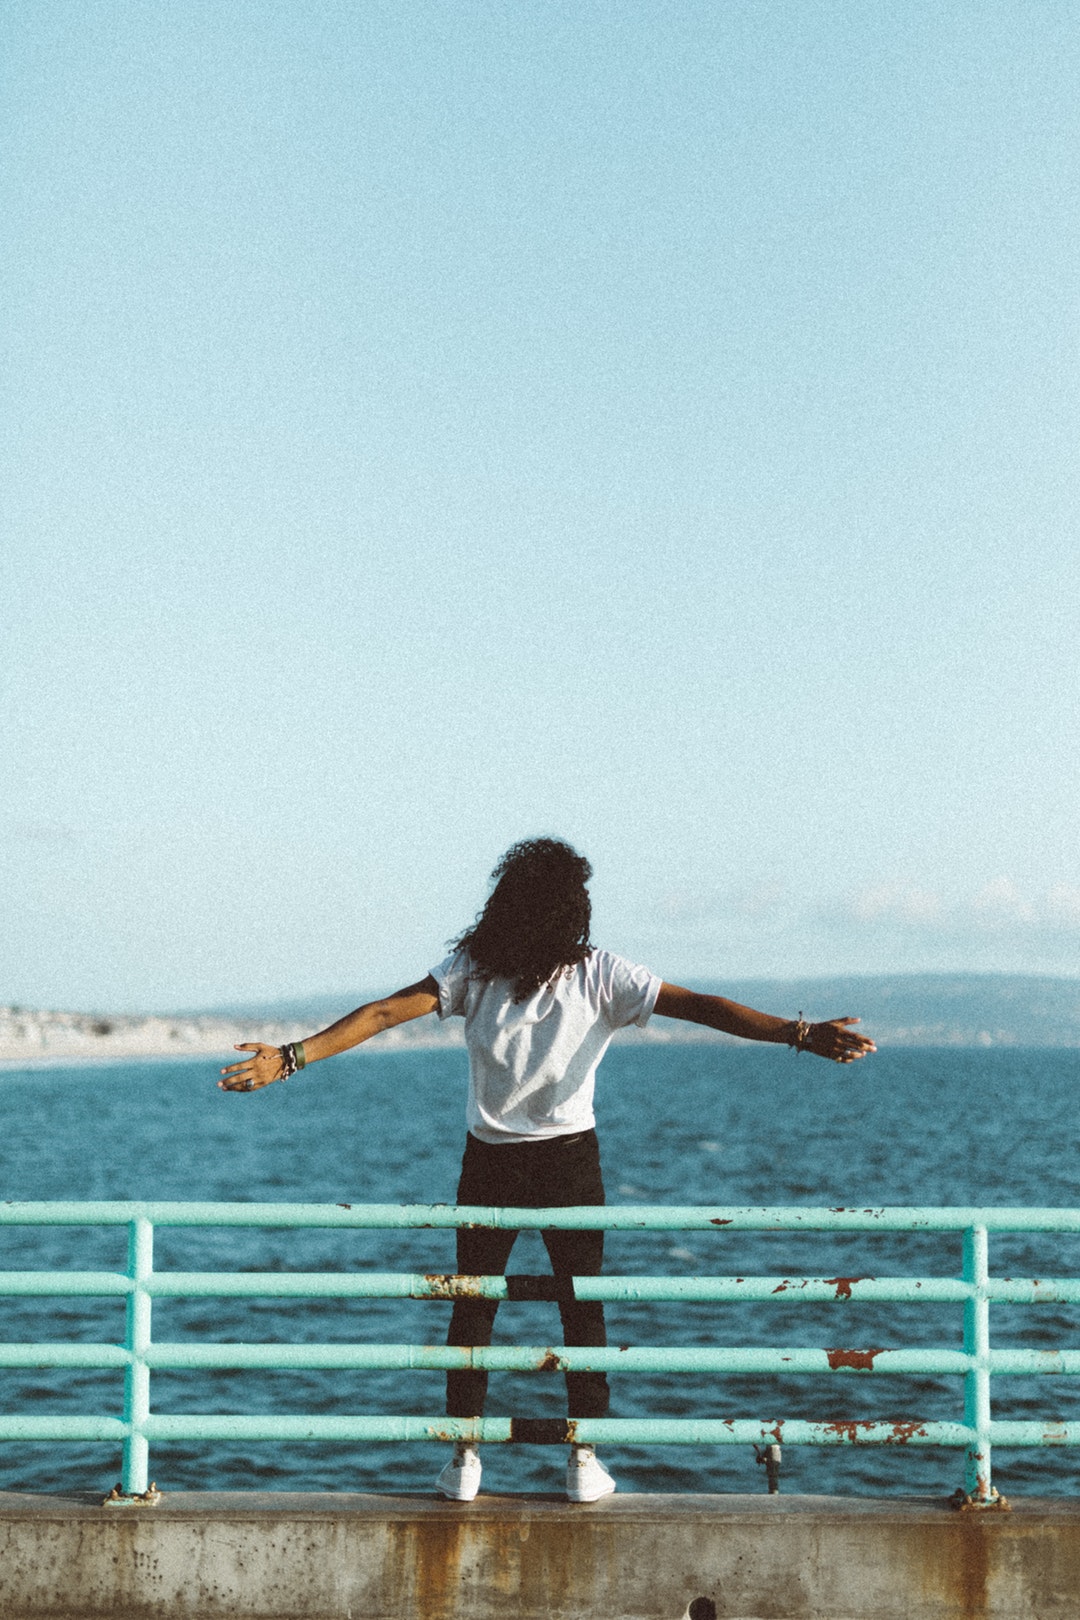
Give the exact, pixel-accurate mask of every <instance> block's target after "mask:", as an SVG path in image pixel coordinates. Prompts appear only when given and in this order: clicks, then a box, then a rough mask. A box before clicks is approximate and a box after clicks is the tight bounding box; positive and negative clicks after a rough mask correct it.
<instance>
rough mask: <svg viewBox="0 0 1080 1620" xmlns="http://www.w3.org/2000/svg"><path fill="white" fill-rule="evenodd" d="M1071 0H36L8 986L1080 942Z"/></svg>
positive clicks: (825, 957)
mask: <svg viewBox="0 0 1080 1620" xmlns="http://www.w3.org/2000/svg"><path fill="white" fill-rule="evenodd" d="M1078 82H1080V13H1078V11H1077V8H1076V6H1075V5H1073V4H1072V3H1053V0H1047V3H1038V0H1014V3H994V0H981V3H979V4H975V3H973V0H941V3H937V4H933V5H930V4H921V3H917V0H908V3H888V0H886V3H881V4H873V5H867V4H863V3H862V0H850V3H824V0H791V3H789V4H777V5H762V4H760V3H759V0H747V3H741V0H726V3H724V4H716V3H715V0H708V3H704V0H700V3H699V0H677V3H676V0H653V3H648V0H641V3H638V0H581V3H575V4H563V3H545V4H541V3H537V0H518V3H513V4H511V3H494V0H491V3H475V0H455V3H454V4H453V5H446V4H444V3H442V0H439V3H423V0H418V3H410V0H392V3H391V0H387V3H378V0H348V3H345V0H313V3H307V0H304V3H301V0H287V3H286V0H260V3H258V4H238V5H220V4H218V3H216V0H174V3H171V4H169V5H132V4H130V3H128V0H81V3H80V4H78V5H70V4H67V3H66V0H51V3H50V0H32V3H31V0H8V3H7V4H6V5H5V6H4V7H3V10H2V12H0V151H2V162H0V217H2V218H3V220H4V229H3V245H2V249H0V253H2V261H0V334H2V353H3V367H4V387H3V390H2V396H0V523H2V582H3V603H4V609H3V625H2V630H0V643H2V655H0V682H2V684H0V700H2V726H0V764H2V770H0V784H2V785H0V830H2V835H3V872H2V880H0V881H2V892H3V896H4V901H3V910H4V926H3V929H2V935H0V1001H4V1000H16V1001H20V1002H23V1003H25V1004H31V1005H35V1004H36V1005H53V1006H72V1007H77V1006H81V1007H109V1008H116V1009H121V1008H133V1009H137V1008H151V1007H160V1008H167V1007H178V1006H191V1005H204V1004H213V1003H216V1002H225V1001H229V1000H234V999H240V998H255V997H273V996H278V995H284V994H299V993H302V992H308V991H324V990H326V991H337V990H338V989H340V990H341V991H342V993H343V996H344V997H345V998H346V999H347V998H348V996H349V995H350V994H352V993H353V992H354V991H356V992H359V991H362V990H364V989H366V988H370V987H373V986H385V985H388V984H390V983H392V982H395V981H402V980H407V979H411V978H413V977H415V976H418V975H419V974H421V973H423V972H424V971H425V970H426V969H427V967H428V966H429V965H430V964H431V963H432V962H433V961H435V960H437V959H438V958H439V957H440V956H441V954H442V947H443V942H444V941H445V939H446V938H447V936H448V935H450V934H451V933H453V932H455V931H457V930H458V929H460V928H461V927H462V926H464V924H465V923H466V922H467V921H468V920H469V919H470V918H471V916H472V915H473V913H474V912H475V910H476V908H477V907H478V905H479V904H480V903H481V901H482V899H483V896H484V893H485V878H486V874H487V872H488V871H489V869H490V867H491V866H492V864H493V863H494V861H495V859H496V857H497V856H498V855H499V853H500V852H501V850H502V849H503V848H504V847H505V846H506V845H507V844H508V843H509V842H511V841H512V840H513V839H515V838H517V837H519V836H522V835H525V834H529V833H534V832H554V833H558V834H561V835H563V836H565V837H567V838H569V839H570V840H572V841H574V842H575V843H577V844H578V845H579V846H580V847H581V848H583V849H584V850H585V852H586V853H587V854H588V855H589V856H590V858H591V859H592V861H593V864H594V866H595V869H596V878H595V882H594V885H593V892H594V903H595V916H596V929H595V935H596V937H597V938H598V939H599V940H601V941H602V942H603V943H604V944H606V945H608V946H610V947H611V948H613V949H616V950H620V951H622V952H624V953H625V954H628V955H630V956H632V957H635V958H637V959H639V960H644V961H646V962H648V963H649V965H651V966H652V967H654V968H655V969H657V970H658V971H660V972H661V973H663V974H664V975H665V976H667V977H669V978H702V977H709V978H717V979H720V980H723V979H724V978H725V977H745V976H749V975H778V976H783V975H788V974H802V973H815V972H821V973H834V972H852V971H855V972H857V971H867V972H883V971H889V970H891V969H897V970H902V971H910V970H913V969H995V970H1010V971H1012V970H1015V971H1047V972H1059V973H1068V974H1075V973H1077V972H1080V957H1078V954H1077V948H1078V946H1080V844H1078V840H1077V804H1078V798H1080V795H1078V788H1080V781H1078V777H1080V764H1078V759H1080V748H1078V742H1080V736H1078V731H1080V726H1078V720H1077V697H1078V681H1077V674H1078V646H1080V636H1078V610H1080V601H1078V596H1080V548H1078V538H1080V537H1078V524H1077V515H1078V504H1080V502H1078V493H1077V445H1078V437H1080V433H1078V430H1080V404H1078V389H1077V384H1078V378H1080V364H1078V339H1080V330H1078V319H1077V315H1078V293H1080V184H1078V175H1080V98H1078V96H1077V89H1076V87H1077V84H1078Z"/></svg>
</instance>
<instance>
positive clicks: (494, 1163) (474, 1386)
mask: <svg viewBox="0 0 1080 1620" xmlns="http://www.w3.org/2000/svg"><path fill="white" fill-rule="evenodd" d="M457 1201H458V1203H459V1204H487V1205H500V1206H504V1207H509V1208H514V1207H517V1208H520V1209H544V1208H552V1209H555V1208H562V1207H565V1206H567V1205H569V1204H602V1203H603V1202H604V1182H603V1177H602V1176H601V1174H600V1148H599V1144H598V1142H597V1140H596V1132H595V1131H582V1132H580V1133H579V1134H578V1135H576V1136H553V1137H548V1138H545V1139H543V1140H541V1141H538V1142H510V1143H507V1144H506V1145H505V1146H502V1147H494V1146H492V1145H491V1144H490V1143H488V1142H481V1141H479V1140H478V1139H477V1138H476V1137H475V1136H471V1135H470V1136H468V1137H466V1140H465V1157H464V1159H463V1161H462V1165H461V1180H460V1182H459V1183H458V1191H457ZM542 1236H543V1239H544V1245H545V1247H546V1249H547V1252H548V1258H549V1259H550V1261H551V1269H552V1271H553V1272H554V1274H555V1277H556V1279H557V1280H559V1281H561V1280H563V1279H566V1278H569V1277H574V1276H577V1277H595V1276H597V1275H598V1273H599V1271H600V1269H601V1266H602V1264H603V1259H604V1234H603V1232H568V1231H559V1230H550V1231H545V1232H543V1234H542ZM516 1237H517V1232H511V1231H503V1230H502V1229H489V1228H479V1229H473V1230H471V1231H468V1230H459V1231H458V1234H457V1269H458V1272H459V1273H460V1274H461V1275H463V1276H471V1277H480V1276H487V1277H501V1276H502V1275H503V1273H504V1272H505V1271H506V1264H507V1261H508V1260H509V1258H510V1251H511V1249H512V1248H513V1247H514V1240H515V1238H516ZM497 1309H498V1301H497V1300H494V1299H459V1300H455V1302H454V1312H453V1315H452V1316H451V1318H450V1330H449V1332H448V1333H447V1336H446V1342H447V1344H471V1345H487V1344H490V1343H491V1330H492V1327H493V1326H494V1322H495V1312H496V1311H497ZM559 1315H560V1316H561V1317H562V1326H563V1343H564V1344H578V1345H605V1344H607V1334H606V1332H605V1329H604V1307H603V1306H602V1305H601V1304H600V1302H599V1301H598V1300H577V1299H574V1297H573V1291H572V1289H568V1290H567V1291H566V1293H565V1294H564V1296H563V1297H562V1298H561V1299H560V1301H559ZM566 1393H567V1398H568V1401H569V1408H570V1416H571V1417H604V1416H605V1415H606V1413H607V1409H608V1401H609V1393H608V1382H607V1377H606V1376H605V1374H604V1373H584V1372H577V1373H574V1372H568V1373H567V1374H566ZM486 1394H487V1373H486V1372H481V1371H478V1370H474V1369H472V1368H470V1369H468V1370H467V1371H462V1372H451V1373H447V1375H446V1411H447V1415H448V1416H449V1417H480V1416H481V1414H482V1413H483V1410H484V1397H485V1396H486Z"/></svg>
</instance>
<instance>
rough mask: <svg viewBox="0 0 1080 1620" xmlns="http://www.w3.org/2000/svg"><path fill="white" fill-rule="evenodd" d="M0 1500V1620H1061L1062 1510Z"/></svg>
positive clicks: (799, 1501)
mask: <svg viewBox="0 0 1080 1620" xmlns="http://www.w3.org/2000/svg"><path fill="white" fill-rule="evenodd" d="M1013 1509H1014V1510H1013V1512H1012V1513H997V1512H991V1513H983V1514H975V1513H963V1514H961V1513H957V1512H955V1511H953V1510H952V1509H951V1508H949V1507H948V1506H947V1505H946V1504H945V1503H944V1502H940V1503H939V1502H934V1501H931V1500H924V1499H906V1500H897V1501H890V1502H876V1501H867V1500H861V1499H858V1498H846V1497H845V1498H835V1497H805V1496H804V1497H798V1496H777V1497H767V1496H753V1497H749V1496H746V1497H731V1496H616V1497H611V1498H608V1499H607V1500H606V1501H603V1502H597V1503H594V1504H592V1505H591V1506H588V1507H572V1506H570V1505H569V1504H567V1503H565V1502H562V1501H559V1500H556V1499H554V1498H546V1497H536V1496H531V1497H524V1496H503V1497H490V1496H489V1497H481V1498H480V1499H478V1500H477V1501H476V1502H474V1503H470V1504H467V1505H463V1504H453V1503H446V1502H438V1501H434V1500H431V1499H427V1498H422V1497H385V1496H360V1495H356V1496H352V1495H344V1494H342V1495H322V1496H316V1495H310V1496H299V1495H286V1494H283V1493H277V1492H266V1493H256V1492H252V1493H220V1494H219V1493H213V1494H211V1493H206V1494H201V1493H199V1494H196V1493H192V1494H175V1495H168V1494H167V1495H165V1496H164V1497H163V1498H162V1501H161V1504H160V1506H158V1507H156V1508H102V1507H100V1506H99V1505H98V1499H97V1498H96V1497H85V1496H64V1497H58V1496H48V1497H45V1496H21V1495H5V1494H2V1493H0V1620H105V1617H106V1616H108V1620H510V1617H512V1620H684V1617H686V1616H688V1615H690V1616H692V1620H711V1617H712V1616H713V1615H715V1616H716V1617H718V1620H736V1617H738V1620H976V1617H982V1616H987V1617H992V1620H1065V1617H1068V1620H1076V1617H1077V1616H1080V1503H1075V1502H1064V1501H1042V1500H1034V1499H1028V1500H1026V1501H1025V1500H1020V1501H1016V1502H1014V1504H1013Z"/></svg>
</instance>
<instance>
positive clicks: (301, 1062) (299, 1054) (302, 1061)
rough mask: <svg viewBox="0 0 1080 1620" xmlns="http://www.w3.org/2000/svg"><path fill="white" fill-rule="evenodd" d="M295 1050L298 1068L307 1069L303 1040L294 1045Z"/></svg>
mask: <svg viewBox="0 0 1080 1620" xmlns="http://www.w3.org/2000/svg"><path fill="white" fill-rule="evenodd" d="M293 1051H294V1052H295V1053H296V1067H297V1068H298V1069H306V1068H307V1058H306V1057H305V1056H304V1043H303V1041H296V1042H295V1043H294V1045H293Z"/></svg>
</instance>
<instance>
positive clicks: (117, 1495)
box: [101, 1480, 161, 1507]
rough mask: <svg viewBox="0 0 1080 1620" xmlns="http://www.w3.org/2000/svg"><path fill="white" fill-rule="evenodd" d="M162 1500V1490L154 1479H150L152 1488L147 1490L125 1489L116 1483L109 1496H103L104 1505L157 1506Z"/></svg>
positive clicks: (102, 1502) (102, 1503)
mask: <svg viewBox="0 0 1080 1620" xmlns="http://www.w3.org/2000/svg"><path fill="white" fill-rule="evenodd" d="M160 1501H161V1492H160V1491H159V1490H158V1488H157V1486H156V1485H155V1483H154V1481H153V1480H151V1481H150V1488H149V1490H146V1491H125V1490H121V1488H120V1486H119V1485H114V1486H113V1488H112V1490H111V1491H110V1492H109V1494H108V1496H103V1497H102V1498H101V1505H102V1507H157V1505H158V1503H159V1502H160Z"/></svg>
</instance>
